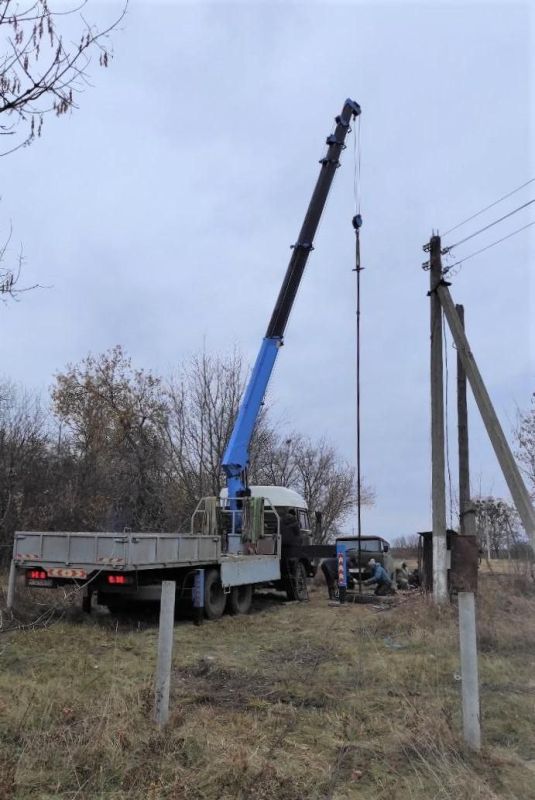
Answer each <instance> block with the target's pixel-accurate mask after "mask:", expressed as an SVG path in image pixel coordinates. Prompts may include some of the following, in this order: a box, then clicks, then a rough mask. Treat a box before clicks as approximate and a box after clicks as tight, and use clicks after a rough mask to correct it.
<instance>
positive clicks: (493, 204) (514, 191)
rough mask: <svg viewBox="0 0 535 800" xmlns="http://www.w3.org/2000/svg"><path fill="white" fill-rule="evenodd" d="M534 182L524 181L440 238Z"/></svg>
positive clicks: (533, 180) (531, 179)
mask: <svg viewBox="0 0 535 800" xmlns="http://www.w3.org/2000/svg"><path fill="white" fill-rule="evenodd" d="M534 182H535V178H530V179H529V181H526V182H525V183H523V184H522V185H521V186H517V187H516V189H513V191H512V192H508V193H507V194H504V195H503V197H499V198H498V199H497V200H495V201H494V202H493V203H490V205H488V206H485V208H482V209H481V211H477V212H476V213H475V214H472V216H471V217H468V218H467V219H463V221H462V222H459V223H457V225H454V226H453V228H450V229H449V230H447V231H446V232H445V233H443V234H442V236H447V235H448V233H452V232H453V231H456V230H457V228H460V227H462V226H463V225H466V223H467V222H471V221H472V220H473V219H475V218H476V217H479V216H480V215H481V214H484V213H485V211H488V210H489V208H494V206H497V205H498V203H501V202H502V201H503V200H507V198H508V197H511V196H512V195H514V194H516V193H517V192H519V191H520V190H521V189H524V188H525V187H526V186H529V185H530V183H534Z"/></svg>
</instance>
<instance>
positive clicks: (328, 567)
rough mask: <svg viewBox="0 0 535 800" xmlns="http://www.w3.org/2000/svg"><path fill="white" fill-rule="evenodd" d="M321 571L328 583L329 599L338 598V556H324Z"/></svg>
mask: <svg viewBox="0 0 535 800" xmlns="http://www.w3.org/2000/svg"><path fill="white" fill-rule="evenodd" d="M321 571H322V572H323V576H324V578H325V583H326V584H327V591H328V592H329V600H336V593H337V590H338V560H337V559H336V558H324V559H323V561H322V562H321Z"/></svg>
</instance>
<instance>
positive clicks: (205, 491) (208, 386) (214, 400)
mask: <svg viewBox="0 0 535 800" xmlns="http://www.w3.org/2000/svg"><path fill="white" fill-rule="evenodd" d="M245 380H246V374H245V369H244V367H243V363H242V359H241V356H240V355H239V353H238V352H236V351H235V352H234V353H233V354H232V355H230V356H228V357H219V356H210V355H208V354H207V353H202V354H200V355H198V356H195V357H194V358H193V359H192V360H191V361H190V362H189V363H188V364H186V365H185V366H184V367H183V368H182V370H181V372H180V374H179V375H178V376H175V377H174V378H173V379H172V380H171V381H170V382H169V384H168V387H167V391H166V397H167V403H168V407H169V415H168V424H167V430H166V439H167V452H168V464H169V468H170V470H171V475H172V477H173V479H175V480H176V481H177V483H178V485H179V487H180V494H181V497H182V505H183V508H184V514H185V515H186V517H187V518H188V519H189V516H190V515H191V513H192V512H193V510H194V508H195V506H196V504H197V503H198V501H199V499H200V498H201V497H203V496H207V495H211V496H216V495H218V494H219V492H220V490H221V488H222V487H223V485H224V481H225V477H224V474H223V472H222V469H221V460H222V458H223V454H224V451H225V448H226V446H227V444H228V441H229V439H230V435H231V433H232V428H233V426H234V422H235V419H236V416H237V414H238V410H239V407H240V401H241V398H242V395H243V392H244V388H245ZM265 440H266V414H265V411H264V412H263V413H262V414H261V415H260V419H259V421H258V424H257V426H256V431H255V435H254V439H253V442H252V445H251V451H252V453H255V452H256V451H257V450H258V448H259V447H261V446H262V442H264V441H265ZM184 522H185V520H184Z"/></svg>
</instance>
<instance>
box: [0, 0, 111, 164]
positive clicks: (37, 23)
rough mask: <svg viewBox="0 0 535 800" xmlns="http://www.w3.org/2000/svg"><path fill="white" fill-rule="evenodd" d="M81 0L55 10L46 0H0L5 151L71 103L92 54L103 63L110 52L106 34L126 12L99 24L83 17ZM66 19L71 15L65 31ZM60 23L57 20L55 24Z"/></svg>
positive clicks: (0, 106) (20, 143)
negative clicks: (71, 21) (71, 22)
mask: <svg viewBox="0 0 535 800" xmlns="http://www.w3.org/2000/svg"><path fill="white" fill-rule="evenodd" d="M87 5H88V3H87V0H82V2H81V3H78V4H75V3H73V4H72V6H71V7H70V8H69V7H67V8H65V7H63V8H62V9H61V10H60V9H59V8H57V7H54V6H55V4H53V3H52V4H49V2H48V0H28V2H27V3H25V4H24V3H22V2H19V1H17V0H2V1H1V2H0V34H3V42H4V48H3V55H2V56H1V57H0V115H3V116H2V117H1V119H2V120H3V121H2V122H1V123H0V135H1V136H4V137H6V139H5V141H9V145H8V146H7V149H5V148H3V152H1V153H0V155H7V154H8V153H12V152H13V151H14V150H17V149H18V148H19V147H24V146H26V145H29V144H30V143H31V142H32V141H33V140H34V139H35V138H36V137H38V136H40V135H41V131H42V128H43V121H44V117H45V115H47V114H49V113H52V114H55V115H56V116H58V117H59V116H63V115H65V114H67V112H69V111H71V110H72V109H73V108H76V96H77V95H78V94H79V93H80V92H81V91H82V90H83V89H84V87H85V86H87V85H88V72H87V68H88V66H89V63H90V61H91V58H92V56H93V55H97V56H98V62H99V64H100V66H102V67H107V66H108V64H109V62H110V59H111V58H112V52H111V49H110V38H109V37H110V33H111V31H112V30H113V29H114V28H116V27H117V25H118V24H119V23H120V21H121V20H122V19H123V17H124V15H125V13H126V5H125V7H124V9H123V11H122V13H121V14H120V15H119V17H118V18H116V19H114V20H113V21H112V22H111V23H110V24H108V25H106V26H105V27H104V28H99V27H98V26H96V25H93V24H91V23H89V22H87V21H86V19H85V18H84V16H83V13H82V11H83V9H85V7H86V6H87ZM67 18H73V19H74V18H77V20H78V25H77V28H76V29H72V30H71V31H68V30H67V26H66V22H67ZM60 22H61V25H60Z"/></svg>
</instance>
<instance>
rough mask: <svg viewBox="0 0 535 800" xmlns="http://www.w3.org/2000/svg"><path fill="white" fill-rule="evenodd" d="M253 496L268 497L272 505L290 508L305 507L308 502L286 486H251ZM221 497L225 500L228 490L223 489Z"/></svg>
mask: <svg viewBox="0 0 535 800" xmlns="http://www.w3.org/2000/svg"><path fill="white" fill-rule="evenodd" d="M249 489H250V490H251V495H252V496H253V497H267V499H268V500H269V502H270V503H271V505H272V506H286V507H288V508H304V509H305V510H306V508H307V504H306V503H305V501H304V500H303V498H302V497H301V495H300V494H298V493H297V492H294V490H293V489H287V488H286V487H285V486H249ZM220 497H221V499H222V500H225V499H226V498H227V497H228V490H227V489H221V494H220Z"/></svg>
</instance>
